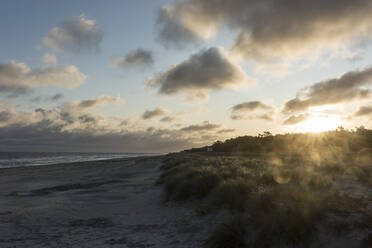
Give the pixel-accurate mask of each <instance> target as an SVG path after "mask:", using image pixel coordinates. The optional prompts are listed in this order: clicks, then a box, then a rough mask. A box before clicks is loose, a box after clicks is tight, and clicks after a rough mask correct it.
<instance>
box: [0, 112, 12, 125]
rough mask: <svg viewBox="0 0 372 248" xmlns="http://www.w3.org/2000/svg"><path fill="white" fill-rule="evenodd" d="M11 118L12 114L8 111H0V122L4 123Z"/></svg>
mask: <svg viewBox="0 0 372 248" xmlns="http://www.w3.org/2000/svg"><path fill="white" fill-rule="evenodd" d="M10 118H12V114H11V113H10V112H9V111H6V110H4V111H0V123H4V122H7V121H9V120H10Z"/></svg>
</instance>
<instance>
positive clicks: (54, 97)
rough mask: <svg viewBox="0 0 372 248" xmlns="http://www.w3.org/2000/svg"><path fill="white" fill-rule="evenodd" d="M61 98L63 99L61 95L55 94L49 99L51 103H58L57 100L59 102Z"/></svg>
mask: <svg viewBox="0 0 372 248" xmlns="http://www.w3.org/2000/svg"><path fill="white" fill-rule="evenodd" d="M62 98H63V95H62V94H60V93H57V94H55V95H54V96H51V97H50V98H49V99H50V100H51V101H52V102H56V101H58V100H60V99H62Z"/></svg>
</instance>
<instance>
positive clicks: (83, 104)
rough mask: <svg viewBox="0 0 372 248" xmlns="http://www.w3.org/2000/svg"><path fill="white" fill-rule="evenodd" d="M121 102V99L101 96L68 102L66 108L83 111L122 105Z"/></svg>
mask: <svg viewBox="0 0 372 248" xmlns="http://www.w3.org/2000/svg"><path fill="white" fill-rule="evenodd" d="M121 102H122V100H121V99H120V97H112V96H99V97H97V98H95V99H88V100H82V101H74V102H68V103H66V104H65V105H64V108H66V109H69V110H73V111H79V110H83V109H89V108H94V107H97V106H101V105H105V104H108V103H121Z"/></svg>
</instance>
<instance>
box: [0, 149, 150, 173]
mask: <svg viewBox="0 0 372 248" xmlns="http://www.w3.org/2000/svg"><path fill="white" fill-rule="evenodd" d="M150 155H154V154H148V153H90V152H0V169H1V168H10V167H24V166H38V165H48V164H60V163H73V162H82V161H97V160H105V159H114V158H132V157H138V156H150Z"/></svg>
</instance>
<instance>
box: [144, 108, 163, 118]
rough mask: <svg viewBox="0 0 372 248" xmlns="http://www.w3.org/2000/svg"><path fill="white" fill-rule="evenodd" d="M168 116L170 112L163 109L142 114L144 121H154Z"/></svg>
mask: <svg viewBox="0 0 372 248" xmlns="http://www.w3.org/2000/svg"><path fill="white" fill-rule="evenodd" d="M166 114H168V111H167V110H166V109H164V108H161V107H157V108H155V109H153V110H146V111H145V112H144V113H143V114H142V119H144V120H148V119H153V118H156V117H160V116H164V115H166Z"/></svg>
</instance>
